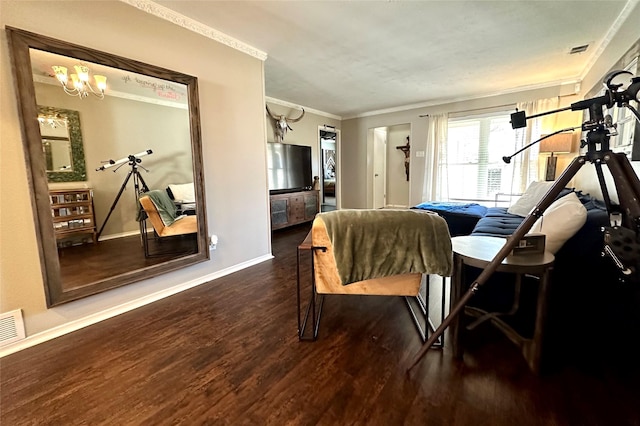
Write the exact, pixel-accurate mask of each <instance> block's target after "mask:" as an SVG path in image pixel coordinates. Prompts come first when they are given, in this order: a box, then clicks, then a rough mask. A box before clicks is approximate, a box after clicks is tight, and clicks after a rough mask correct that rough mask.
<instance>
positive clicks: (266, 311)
mask: <svg viewBox="0 0 640 426" xmlns="http://www.w3.org/2000/svg"><path fill="white" fill-rule="evenodd" d="M308 229H309V227H308V225H304V226H299V227H295V228H293V229H287V230H282V231H278V232H276V233H275V234H274V238H273V253H274V255H275V258H274V259H273V260H270V261H267V262H263V263H261V264H259V265H256V266H253V267H251V268H248V269H246V270H243V271H240V272H237V273H234V274H232V275H229V276H226V277H223V278H220V279H218V280H215V281H213V282H211V283H208V284H205V285H201V286H199V287H196V288H193V289H191V290H188V291H185V292H183V293H180V294H178V295H175V296H172V297H169V298H166V299H163V300H161V301H158V302H156V303H153V304H151V305H148V306H145V307H142V308H139V309H137V310H135V311H132V312H129V313H126V314H123V315H120V316H118V317H115V318H112V319H109V320H107V321H103V322H101V323H99V324H96V325H93V326H90V327H87V328H85V329H82V330H79V331H76V332H74V333H71V334H68V335H65V336H62V337H60V338H57V339H55V340H53V341H49V342H46V343H43V344H40V345H37V346H34V347H32V348H29V349H26V350H23V351H21V352H18V353H15V354H13V355H9V356H7V357H5V358H3V359H1V360H0V374H1V377H0V380H1V382H0V385H1V387H0V397H1V400H0V410H1V414H0V424H2V425H3V426H4V425H7V426H8V425H80V424H83V425H131V424H133V425H136V424H147V425H162V424H188V425H191V424H216V425H217V424H229V425H231V424H233V425H236V424H251V425H262V424H274V425H284V424H288V425H298V424H299V425H316V424H321V425H347V424H361V425H402V424H406V425H424V424H427V425H639V424H640V409H638V401H640V387H639V386H638V384H639V381H638V379H639V378H640V374H639V373H638V368H637V366H636V364H637V361H638V360H637V359H633V358H631V357H628V356H623V355H624V354H622V353H616V351H617V350H618V346H617V344H616V342H615V341H608V339H607V336H593V339H594V340H593V342H592V343H591V344H589V345H587V346H588V347H589V348H590V352H589V353H588V354H587V353H585V357H584V359H581V358H580V359H576V362H573V363H567V364H565V365H562V366H559V367H557V368H555V369H554V370H553V371H549V372H547V373H546V374H544V375H542V376H540V377H538V376H535V375H533V374H532V373H530V372H529V370H528V368H527V366H526V364H525V362H524V360H523V359H522V357H521V355H520V354H519V353H518V351H517V350H516V348H515V347H514V346H512V345H511V344H510V343H509V342H508V341H507V340H506V339H505V338H504V337H502V336H501V335H500V334H498V333H496V332H494V331H493V330H492V329H491V328H490V327H486V328H482V327H480V328H478V329H477V330H476V332H475V333H474V337H475V338H474V342H473V344H472V345H471V347H470V348H469V350H468V352H467V353H466V354H465V357H464V361H462V362H460V361H456V360H454V359H453V358H452V356H451V353H450V349H449V348H448V347H445V349H444V350H431V351H429V352H428V353H427V355H426V356H425V358H424V359H423V360H422V362H421V363H420V364H419V365H418V366H417V367H416V368H415V369H414V370H413V371H412V372H411V374H410V375H406V374H405V368H406V366H407V364H408V362H409V360H410V359H411V357H412V356H413V355H414V354H415V353H416V352H417V351H418V349H419V348H420V341H419V339H418V336H417V334H416V332H415V328H414V326H413V324H412V323H411V320H410V317H409V314H408V312H407V310H406V307H405V305H404V302H403V301H402V299H400V298H390V297H374V296H368V297H367V296H328V297H327V300H326V302H325V311H324V314H323V322H322V324H321V326H320V335H319V339H318V341H316V342H299V341H298V338H297V330H296V328H297V325H296V295H295V288H296V278H295V277H296V247H297V245H298V244H299V243H300V242H301V241H302V240H303V239H304V236H305V235H306V233H307V231H308ZM633 337H636V338H637V337H638V336H633ZM605 344H607V345H608V346H607V347H605ZM587 360H588V361H587Z"/></svg>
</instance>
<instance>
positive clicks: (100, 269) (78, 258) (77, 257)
mask: <svg viewBox="0 0 640 426" xmlns="http://www.w3.org/2000/svg"><path fill="white" fill-rule="evenodd" d="M149 235H150V237H149V240H148V241H149V253H150V254H151V256H150V257H146V256H145V253H144V246H143V245H142V240H141V237H140V235H132V236H128V237H122V238H114V239H111V240H104V241H100V242H98V243H95V244H91V243H89V244H83V245H77V246H70V247H62V248H58V258H59V259H60V274H61V275H62V283H63V286H64V290H71V289H74V288H78V287H83V286H85V285H87V284H91V283H95V282H97V281H100V280H103V279H105V278H110V277H113V276H115V275H119V274H122V273H125V272H130V271H133V270H136V269H143V268H146V267H147V266H152V265H157V264H159V263H163V262H166V261H167V260H170V259H175V258H177V257H181V256H184V255H187V254H191V253H195V252H197V251H198V242H197V241H196V236H195V234H194V235H185V236H176V237H166V238H153V236H152V235H153V234H152V233H151V232H150V233H149Z"/></svg>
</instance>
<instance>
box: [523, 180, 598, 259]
mask: <svg viewBox="0 0 640 426" xmlns="http://www.w3.org/2000/svg"><path fill="white" fill-rule="evenodd" d="M586 221H587V209H585V208H584V206H583V205H582V203H581V202H580V200H579V199H578V197H577V196H576V194H575V192H570V193H569V194H567V195H565V196H564V197H562V198H559V199H557V200H556V201H554V202H553V203H552V204H551V205H550V206H549V208H547V210H545V211H544V213H542V217H541V218H539V219H538V220H537V221H536V222H535V223H534V224H533V226H532V227H531V231H529V232H532V233H534V232H539V233H542V234H545V235H546V237H545V239H546V243H545V249H546V250H547V251H549V252H551V253H553V254H556V253H557V251H558V250H560V248H561V247H562V246H563V245H564V243H565V242H566V241H567V240H568V239H569V238H571V237H573V236H574V235H575V233H576V232H578V231H579V230H580V228H582V226H583V225H584V224H585V222H586Z"/></svg>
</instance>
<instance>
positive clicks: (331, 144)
mask: <svg viewBox="0 0 640 426" xmlns="http://www.w3.org/2000/svg"><path fill="white" fill-rule="evenodd" d="M320 147H321V150H322V203H321V211H323V212H326V211H331V210H335V209H336V173H337V167H336V133H335V132H330V131H325V130H321V131H320Z"/></svg>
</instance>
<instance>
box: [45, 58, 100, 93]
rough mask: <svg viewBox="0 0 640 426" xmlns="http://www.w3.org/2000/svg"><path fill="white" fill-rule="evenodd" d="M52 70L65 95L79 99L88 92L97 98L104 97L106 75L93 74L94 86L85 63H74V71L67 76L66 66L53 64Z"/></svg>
mask: <svg viewBox="0 0 640 426" xmlns="http://www.w3.org/2000/svg"><path fill="white" fill-rule="evenodd" d="M51 68H53V72H54V73H55V75H56V78H57V79H58V81H59V82H60V84H61V85H62V89H63V90H64V92H65V93H66V94H67V95H70V96H78V97H79V98H80V99H83V98H86V97H87V96H89V93H91V94H92V95H94V96H95V97H97V98H99V99H104V91H105V90H106V89H107V77H105V76H103V75H93V81H94V84H95V88H94V86H93V85H92V84H91V81H90V76H89V74H90V70H89V67H88V66H86V65H76V66H74V67H73V68H74V69H75V71H76V73H75V74H71V78H69V76H68V74H67V67H63V66H59V65H54V66H52V67H51Z"/></svg>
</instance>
